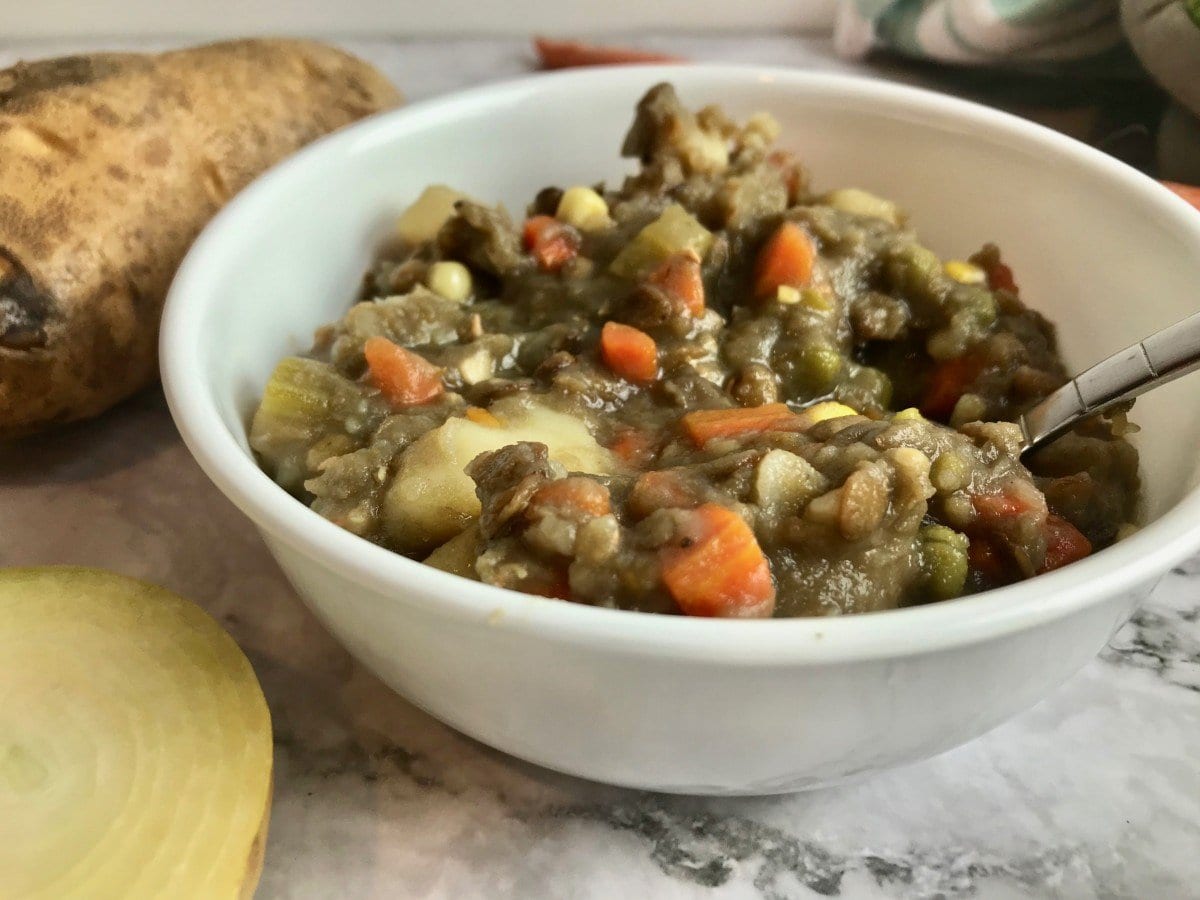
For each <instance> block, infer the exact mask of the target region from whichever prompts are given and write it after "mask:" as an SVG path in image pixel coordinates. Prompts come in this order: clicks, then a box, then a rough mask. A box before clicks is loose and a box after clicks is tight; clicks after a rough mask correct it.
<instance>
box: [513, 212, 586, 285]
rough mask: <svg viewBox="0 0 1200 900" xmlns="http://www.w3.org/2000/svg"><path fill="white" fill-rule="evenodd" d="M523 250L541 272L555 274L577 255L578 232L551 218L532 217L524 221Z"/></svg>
mask: <svg viewBox="0 0 1200 900" xmlns="http://www.w3.org/2000/svg"><path fill="white" fill-rule="evenodd" d="M523 237H524V241H525V249H526V250H528V251H529V252H530V253H531V254H532V255H533V259H534V261H535V262H536V263H537V265H538V268H539V269H541V270H542V271H543V272H557V271H558V270H559V269H561V268H562V267H563V266H564V265H566V264H567V263H568V262H570V261H571V260H573V259H574V258H575V257H576V256H578V255H579V244H580V239H579V232H578V231H576V230H575V229H574V228H572V227H571V226H570V225H564V224H563V223H562V222H560V221H558V219H556V218H554V217H553V216H533V217H532V218H530V219H527V220H526V221H525V229H524V232H523Z"/></svg>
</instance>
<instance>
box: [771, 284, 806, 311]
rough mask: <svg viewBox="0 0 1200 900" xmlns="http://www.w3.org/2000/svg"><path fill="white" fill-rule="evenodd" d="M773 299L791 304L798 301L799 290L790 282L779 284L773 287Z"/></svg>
mask: <svg viewBox="0 0 1200 900" xmlns="http://www.w3.org/2000/svg"><path fill="white" fill-rule="evenodd" d="M775 299H776V300H778V301H779V302H780V303H786V304H787V305H788V306H792V305H794V304H796V303H799V302H800V291H799V290H798V289H797V288H794V287H792V286H791V285H790V284H781V285H780V286H779V287H777V288H776V289H775Z"/></svg>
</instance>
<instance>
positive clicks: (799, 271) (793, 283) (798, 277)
mask: <svg viewBox="0 0 1200 900" xmlns="http://www.w3.org/2000/svg"><path fill="white" fill-rule="evenodd" d="M816 258H817V248H816V247H815V246H814V245H813V242H812V238H810V237H809V236H808V235H807V234H806V233H805V231H804V229H803V228H801V227H800V226H799V225H797V224H796V223H795V222H784V223H783V224H782V225H780V226H779V228H777V229H776V230H775V233H774V234H772V235H771V237H770V238H768V239H767V243H766V244H765V245H764V246H763V248H762V250H760V251H759V253H758V261H757V264H756V265H755V269H754V295H755V296H756V297H763V298H765V297H774V296H775V292H776V291H777V290H778V288H779V286H780V285H787V286H789V287H794V288H800V287H804V286H805V285H806V284H808V281H809V279H810V278H812V272H813V263H814V262H815V260H816Z"/></svg>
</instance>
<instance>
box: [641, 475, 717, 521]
mask: <svg viewBox="0 0 1200 900" xmlns="http://www.w3.org/2000/svg"><path fill="white" fill-rule="evenodd" d="M699 503H700V495H699V494H698V493H696V490H695V488H694V487H692V485H690V484H689V483H688V482H687V481H686V480H685V479H684V478H682V477H681V476H680V474H679V473H678V472H673V471H671V470H670V469H661V470H658V471H653V472H646V473H644V474H642V475H640V476H638V480H637V481H635V482H634V483H633V488H632V490H631V491H630V493H629V511H630V512H631V513H633V514H634V515H635V516H647V515H649V514H650V513H652V512H654V510H656V509H692V508H694V507H696V506H698V505H699Z"/></svg>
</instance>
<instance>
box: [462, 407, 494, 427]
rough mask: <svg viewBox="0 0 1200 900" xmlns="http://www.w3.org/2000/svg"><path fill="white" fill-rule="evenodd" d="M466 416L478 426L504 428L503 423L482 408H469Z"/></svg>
mask: <svg viewBox="0 0 1200 900" xmlns="http://www.w3.org/2000/svg"><path fill="white" fill-rule="evenodd" d="M466 416H467V418H468V419H470V420H471V421H472V422H474V423H475V424H476V425H484V426H486V427H488V428H502V427H503V423H502V422H501V421H500V420H499V419H497V418H496V417H495V416H494V415H492V413H490V412H489V411H488V410H486V409H484V408H483V407H482V406H468V407H467V412H466Z"/></svg>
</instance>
